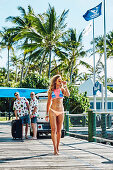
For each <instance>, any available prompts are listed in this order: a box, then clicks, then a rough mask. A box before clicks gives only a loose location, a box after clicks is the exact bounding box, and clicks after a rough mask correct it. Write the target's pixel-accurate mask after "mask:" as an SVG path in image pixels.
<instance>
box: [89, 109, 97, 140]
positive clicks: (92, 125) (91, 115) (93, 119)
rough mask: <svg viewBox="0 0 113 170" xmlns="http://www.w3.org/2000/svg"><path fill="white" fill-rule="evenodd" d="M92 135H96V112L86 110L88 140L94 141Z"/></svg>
mask: <svg viewBox="0 0 113 170" xmlns="http://www.w3.org/2000/svg"><path fill="white" fill-rule="evenodd" d="M93 136H96V114H95V113H93V111H92V110H90V111H88V141H89V142H96V139H93Z"/></svg>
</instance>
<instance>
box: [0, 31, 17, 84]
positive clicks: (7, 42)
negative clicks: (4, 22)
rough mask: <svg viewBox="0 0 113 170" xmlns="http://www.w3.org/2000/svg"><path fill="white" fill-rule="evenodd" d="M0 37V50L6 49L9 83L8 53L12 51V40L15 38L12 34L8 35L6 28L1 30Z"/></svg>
mask: <svg viewBox="0 0 113 170" xmlns="http://www.w3.org/2000/svg"><path fill="white" fill-rule="evenodd" d="M0 37H1V38H2V40H1V42H0V46H1V48H2V49H3V48H7V50H8V68H7V81H9V51H10V49H11V50H12V51H13V46H12V45H13V44H14V41H13V38H14V37H15V34H14V33H9V32H8V30H7V29H6V28H3V31H1V32H0Z"/></svg>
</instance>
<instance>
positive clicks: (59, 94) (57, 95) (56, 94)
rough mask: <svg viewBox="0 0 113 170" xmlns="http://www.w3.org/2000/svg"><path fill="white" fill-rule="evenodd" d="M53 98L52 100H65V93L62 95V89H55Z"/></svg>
mask: <svg viewBox="0 0 113 170" xmlns="http://www.w3.org/2000/svg"><path fill="white" fill-rule="evenodd" d="M51 97H52V99H55V98H63V93H62V91H61V89H54V91H52V95H51Z"/></svg>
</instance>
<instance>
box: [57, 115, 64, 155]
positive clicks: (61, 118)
mask: <svg viewBox="0 0 113 170" xmlns="http://www.w3.org/2000/svg"><path fill="white" fill-rule="evenodd" d="M63 121H64V114H60V115H58V116H57V121H56V123H57V152H59V143H60V138H61V129H62V125H63Z"/></svg>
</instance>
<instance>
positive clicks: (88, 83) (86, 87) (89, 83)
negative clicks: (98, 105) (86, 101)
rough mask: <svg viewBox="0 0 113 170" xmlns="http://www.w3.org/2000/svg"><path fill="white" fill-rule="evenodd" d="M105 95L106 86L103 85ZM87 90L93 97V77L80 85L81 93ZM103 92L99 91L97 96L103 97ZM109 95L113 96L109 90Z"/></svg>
mask: <svg viewBox="0 0 113 170" xmlns="http://www.w3.org/2000/svg"><path fill="white" fill-rule="evenodd" d="M103 91H104V96H105V87H103ZM84 92H87V96H88V97H93V81H92V80H91V79H88V80H86V81H85V82H84V83H83V84H81V85H80V86H79V93H84ZM101 95H102V94H101V92H100V91H97V93H96V96H97V97H101ZM107 97H108V98H111V97H113V93H112V92H110V91H109V90H107Z"/></svg>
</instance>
